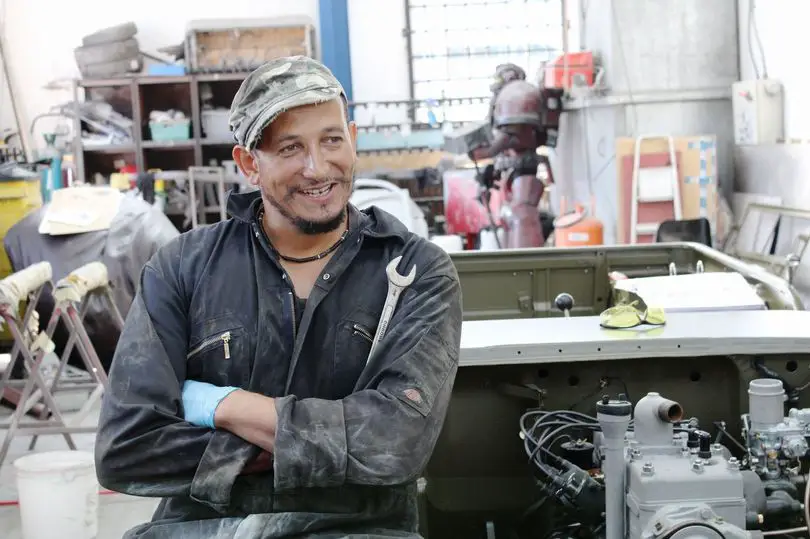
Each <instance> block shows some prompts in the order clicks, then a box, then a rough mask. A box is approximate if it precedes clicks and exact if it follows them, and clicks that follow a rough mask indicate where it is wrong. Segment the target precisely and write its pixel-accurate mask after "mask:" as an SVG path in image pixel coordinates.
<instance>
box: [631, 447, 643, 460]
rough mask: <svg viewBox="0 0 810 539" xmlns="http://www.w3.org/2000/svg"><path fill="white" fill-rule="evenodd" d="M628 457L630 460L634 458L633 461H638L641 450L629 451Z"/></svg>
mask: <svg viewBox="0 0 810 539" xmlns="http://www.w3.org/2000/svg"><path fill="white" fill-rule="evenodd" d="M630 456H631V457H632V458H634V459H640V458H641V449H637V448H633V449H632V450H631V451H630Z"/></svg>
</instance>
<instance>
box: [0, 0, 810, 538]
mask: <svg viewBox="0 0 810 539" xmlns="http://www.w3.org/2000/svg"><path fill="white" fill-rule="evenodd" d="M0 6H1V7H2V9H0V64H2V71H0V131H2V142H1V143H0V241H1V242H2V245H3V248H2V249H0V372H2V379H1V380H0V537H3V538H4V539H51V538H55V537H61V538H65V539H91V538H97V539H111V538H119V537H121V535H122V534H123V533H124V532H125V531H126V530H128V529H130V528H132V527H133V526H135V525H138V524H140V523H143V522H146V521H148V520H150V518H151V516H152V513H153V512H154V510H155V507H156V506H157V504H158V502H159V500H157V499H151V498H138V497H131V496H127V495H124V494H119V493H115V492H110V491H107V490H104V489H102V488H101V487H100V486H99V485H98V482H97V479H96V476H95V471H94V463H93V458H92V451H93V449H92V448H93V443H94V433H95V432H96V429H97V416H98V409H99V403H100V402H101V399H102V398H103V394H104V390H105V387H106V386H107V384H108V379H107V372H108V370H109V367H110V363H111V361H112V357H113V353H114V351H115V348H116V344H117V342H118V337H119V335H120V332H121V328H122V327H123V324H124V320H125V319H126V316H127V313H128V312H129V310H130V306H131V304H132V302H133V298H134V296H135V293H136V291H137V289H138V285H139V280H140V274H141V271H142V268H143V267H144V265H145V264H146V262H147V261H148V260H149V259H150V258H151V257H152V255H153V254H154V253H155V252H156V251H157V250H158V249H160V248H161V247H162V246H163V245H166V244H167V243H168V242H170V241H172V240H174V239H175V238H176V237H177V236H178V235H180V234H182V233H184V232H187V231H189V230H193V229H196V228H199V227H205V226H211V225H215V224H216V223H218V222H220V221H224V220H226V219H228V218H229V215H228V214H227V211H226V200H227V197H228V194H229V193H240V192H248V191H251V190H253V189H256V187H254V186H252V185H251V184H250V183H249V182H248V181H247V179H246V178H245V177H244V176H243V175H242V174H241V173H240V171H239V169H238V167H237V165H236V163H235V161H234V160H233V157H232V148H233V146H234V144H235V142H234V139H233V136H232V134H231V132H230V129H229V126H228V116H229V108H230V105H231V101H232V100H233V98H234V95H235V94H236V92H237V90H238V88H239V86H240V84H241V82H242V81H243V80H244V79H245V77H246V76H247V74H248V73H249V72H250V71H251V70H253V69H255V68H257V67H259V66H260V65H262V64H263V63H265V62H267V61H269V60H271V59H274V58H278V57H284V56H293V55H303V56H308V57H312V58H316V59H318V60H320V61H321V62H323V63H324V64H325V65H326V66H327V67H328V68H329V69H330V70H331V71H332V72H333V73H334V74H335V76H336V77H337V78H338V80H339V81H340V82H341V84H342V85H343V87H344V88H345V90H346V93H347V98H348V102H349V103H348V107H349V116H350V118H351V120H352V121H354V122H356V124H357V127H358V137H357V143H356V151H357V164H356V169H355V180H354V188H353V194H352V196H351V203H352V204H354V205H355V206H357V207H358V208H360V209H366V208H370V207H372V206H376V207H377V208H380V209H382V210H385V211H387V212H389V213H391V214H392V215H394V216H395V217H396V218H397V219H399V220H400V221H401V222H402V223H403V224H404V225H405V226H406V227H407V228H408V229H409V230H410V231H411V232H413V233H414V234H417V235H419V236H421V237H424V238H425V239H427V240H429V241H431V242H433V243H434V244H436V245H438V246H440V247H441V248H442V249H444V250H445V251H447V252H448V253H449V254H450V257H451V258H452V260H453V262H454V264H455V267H456V269H457V271H458V276H459V279H460V282H461V288H462V292H463V314H464V317H463V318H464V322H463V324H464V325H463V331H462V341H461V355H460V359H459V370H458V374H457V376H456V379H455V385H454V389H453V394H452V398H451V402H450V406H449V410H448V414H447V418H446V421H445V424H444V429H443V431H442V434H441V436H440V438H439V441H438V444H437V445H436V448H435V451H434V452H433V455H432V458H431V459H430V461H429V463H428V464H427V467H426V469H425V470H424V473H423V474H422V477H421V478H420V479H419V480H418V483H417V486H418V500H419V504H418V510H419V533H420V534H421V536H422V537H424V538H426V539H445V538H464V539H569V538H591V537H593V538H604V539H653V538H656V539H686V538H707V539H708V538H728V539H731V538H735V539H743V538H761V537H794V538H798V537H810V531H808V530H809V529H810V447H809V446H808V444H809V443H810V441H809V440H810V330H809V329H808V328H810V315H808V314H806V310H805V303H806V302H807V301H808V298H810V261H809V260H808V259H805V258H804V257H805V253H806V249H807V246H808V242H810V184H809V183H808V181H807V178H808V175H810V143H808V141H810V98H808V96H810V75H808V72H807V70H804V69H802V68H801V62H798V60H799V59H800V57H801V54H802V53H801V52H800V51H799V49H798V45H799V44H800V43H801V42H803V39H805V36H806V20H807V17H806V16H804V14H805V12H806V11H804V10H806V9H807V8H806V7H805V6H804V3H802V2H801V0H771V1H768V2H766V1H760V2H756V1H755V0H711V1H710V2H706V1H699V0H678V1H677V2H674V1H670V0H307V1H301V2H258V1H256V0H231V1H230V2H227V3H222V2H218V1H214V0H198V1H196V2H194V3H193V5H192V4H191V3H189V2H157V1H156V0H144V1H143V2H141V3H131V4H121V5H116V6H114V7H113V8H111V5H110V4H109V3H102V2H101V1H100V0H76V1H75V2H60V3H56V2H48V1H46V0H26V1H25V2H23V1H10V0H0ZM77 11H78V13H77ZM68 20H70V21H72V22H71V24H70V25H65V21H68ZM46 34H47V36H48V37H47V38H45V35H46ZM228 338H230V337H229V336H228ZM222 340H223V343H224V346H226V347H227V346H228V341H227V340H226V339H225V338H224V337H223V339H222ZM226 349H227V348H226Z"/></svg>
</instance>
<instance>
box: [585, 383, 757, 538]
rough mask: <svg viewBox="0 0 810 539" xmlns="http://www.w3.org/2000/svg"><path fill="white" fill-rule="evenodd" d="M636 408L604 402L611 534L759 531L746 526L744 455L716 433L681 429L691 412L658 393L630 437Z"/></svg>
mask: <svg viewBox="0 0 810 539" xmlns="http://www.w3.org/2000/svg"><path fill="white" fill-rule="evenodd" d="M630 407H631V405H630V403H629V402H627V401H624V400H609V399H607V400H603V401H602V402H600V403H599V404H598V405H597V419H598V420H599V423H600V425H601V427H602V436H603V440H604V441H603V443H604V449H603V454H604V455H605V459H604V460H605V462H604V466H603V471H604V474H605V487H606V492H605V500H606V530H607V534H606V537H607V539H624V538H628V539H642V538H643V539H653V538H663V537H671V538H675V537H677V538H679V539H682V538H687V537H701V538H708V537H718V538H721V537H726V538H732V537H734V538H750V537H754V536H759V533H758V532H753V533H755V534H756V535H752V532H750V531H746V519H747V512H748V511H747V507H748V503H747V501H746V497H745V490H746V481H745V478H744V474H745V473H746V471H744V470H741V469H740V463H739V462H738V460H737V459H736V458H733V457H731V456H730V454H729V453H728V451H727V450H725V448H724V447H723V446H721V445H719V444H712V443H711V439H710V438H709V435H708V433H704V432H701V431H697V430H695V429H693V430H690V431H688V434H687V433H676V432H675V428H674V427H675V424H677V423H679V422H680V421H681V420H682V419H683V410H682V408H681V406H680V405H679V404H678V403H676V402H674V401H671V400H669V399H665V398H664V397H662V396H660V395H659V394H658V393H649V394H647V395H646V396H645V397H643V398H642V399H641V400H639V401H638V403H637V404H636V406H635V410H634V414H633V417H634V421H633V424H632V430H633V434H632V436H626V435H625V434H626V432H627V428H628V427H630V423H631V422H630ZM748 473H752V472H748ZM625 480H626V485H625V484H624V483H625Z"/></svg>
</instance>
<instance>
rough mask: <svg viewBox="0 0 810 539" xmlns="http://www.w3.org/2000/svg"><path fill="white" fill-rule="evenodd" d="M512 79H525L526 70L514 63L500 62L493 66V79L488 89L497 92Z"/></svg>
mask: <svg viewBox="0 0 810 539" xmlns="http://www.w3.org/2000/svg"><path fill="white" fill-rule="evenodd" d="M513 80H526V72H525V71H523V69H522V68H521V67H519V66H516V65H515V64H501V65H499V66H498V67H497V68H495V80H494V81H493V82H492V84H491V85H490V87H489V89H490V90H492V93H493V94H497V93H498V92H499V91H500V90H501V88H503V87H504V85H505V84H506V83H508V82H512V81H513Z"/></svg>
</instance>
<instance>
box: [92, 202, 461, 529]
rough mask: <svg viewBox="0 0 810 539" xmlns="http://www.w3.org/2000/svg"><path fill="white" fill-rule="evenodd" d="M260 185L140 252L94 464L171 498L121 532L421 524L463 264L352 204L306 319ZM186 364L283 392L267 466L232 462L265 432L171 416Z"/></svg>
mask: <svg viewBox="0 0 810 539" xmlns="http://www.w3.org/2000/svg"><path fill="white" fill-rule="evenodd" d="M260 202H261V201H260V198H259V195H258V193H246V194H238V195H231V197H230V199H229V203H228V206H229V207H228V209H229V213H230V214H231V215H233V216H234V218H232V219H230V220H228V221H224V222H221V223H217V224H215V225H212V226H208V227H202V228H199V229H196V230H193V231H191V232H188V233H186V234H183V235H182V236H180V237H179V238H178V239H177V240H176V241H173V242H171V243H170V244H169V245H167V246H166V247H164V248H162V249H161V250H160V251H159V252H158V253H157V254H156V255H155V256H154V257H153V258H152V259H151V260H150V262H149V263H148V264H147V265H146V266H145V268H144V270H143V273H142V275H141V286H140V289H139V291H138V294H137V296H136V297H135V301H134V303H133V305H132V309H131V310H130V313H129V316H128V317H127V322H126V327H125V329H124V331H123V333H122V335H121V340H120V342H119V346H118V348H117V350H116V355H115V358H114V360H113V365H112V368H111V371H110V388H109V391H108V393H107V394H106V395H105V397H104V404H103V408H102V413H101V418H100V422H99V431H98V436H97V442H96V463H97V473H98V476H99V480H100V482H101V484H102V485H103V486H105V487H107V488H110V489H112V490H116V491H119V492H125V493H128V494H133V495H138V496H151V497H161V498H164V500H163V501H162V503H161V504H160V506H159V508H158V510H157V512H156V514H155V515H154V519H153V522H152V523H149V524H146V525H143V526H141V527H139V528H137V529H135V530H133V531H131V532H130V533H129V535H127V537H128V538H139V539H141V538H142V539H146V538H161V539H163V538H166V539H169V538H171V539H174V538H187V537H188V538H191V537H195V538H196V537H206V538H216V539H225V538H229V539H230V538H246V539H270V538H281V537H293V536H294V537H322V538H333V537H334V538H337V537H372V538H373V537H418V535H417V532H416V530H417V508H416V486H415V481H416V479H417V478H418V477H419V476H420V475H421V473H422V471H423V470H424V467H425V466H426V464H427V462H428V459H429V458H430V455H431V453H432V451H433V448H434V446H435V444H436V440H437V437H438V435H439V432H440V430H441V427H442V424H443V422H444V418H445V413H446V409H447V404H448V401H449V399H450V393H451V390H452V385H453V381H454V379H455V374H456V370H457V367H458V356H459V347H460V340H461V314H462V310H461V291H460V286H459V282H458V276H457V274H456V271H455V268H454V266H453V264H452V262H451V260H450V258H449V256H448V255H447V254H446V253H445V252H444V251H442V250H441V249H440V248H439V247H437V246H435V245H433V244H431V243H430V242H428V241H427V240H424V239H422V238H419V237H417V236H415V235H413V234H411V233H410V232H408V231H407V230H406V229H405V227H404V226H403V225H402V224H401V223H399V221H397V220H396V219H395V218H394V217H392V216H391V215H389V214H387V213H384V212H382V211H380V210H378V209H376V208H371V209H369V210H365V211H363V212H359V211H358V210H356V209H355V208H353V207H351V208H350V213H349V215H350V228H351V230H350V232H349V235H348V236H347V239H346V241H345V242H344V243H343V245H342V246H341V248H340V249H339V250H338V251H337V252H336V254H335V256H334V257H333V258H332V259H331V260H330V261H329V263H328V265H327V266H326V268H325V270H324V273H323V274H322V275H321V278H320V279H319V280H318V281H317V283H316V285H315V287H314V288H313V290H312V292H311V293H310V295H309V298H308V299H307V301H306V309H305V312H304V313H303V317H302V319H301V322H300V324H298V323H296V320H295V318H294V315H293V311H294V309H293V306H294V303H295V296H294V294H293V291H292V289H291V287H290V286H289V285H288V283H287V279H286V278H285V276H284V273H283V271H282V270H281V267H280V265H279V264H278V262H277V260H276V259H275V258H274V255H273V251H272V250H271V249H270V246H269V245H268V244H267V242H266V239H265V238H264V235H263V234H261V233H260V232H259V230H260V228H259V224H258V223H257V221H256V219H255V213H256V209H257V208H258V205H259V204H260ZM399 255H401V256H402V257H403V258H402V262H401V265H400V268H399V271H400V272H401V273H407V271H408V270H409V269H410V267H411V265H413V264H416V268H417V270H416V280H415V281H414V283H413V284H412V285H411V286H410V287H409V288H408V289H407V290H406V291H405V292H404V293H403V295H402V297H401V299H400V303H399V306H398V308H397V311H396V313H395V315H394V317H393V319H392V321H391V323H390V326H389V329H388V333H387V334H386V336H385V338H384V339H383V340H382V341H381V343H380V345H379V347H378V352H375V355H374V357H373V358H372V359H371V361H370V362H369V363H368V365H366V358H367V356H368V352H369V349H370V346H371V340H370V339H369V338H368V335H371V336H373V335H374V332H375V330H376V325H377V321H378V319H379V315H380V312H381V311H382V307H383V303H384V302H385V297H386V293H387V278H386V275H385V266H386V265H387V264H388V262H389V261H390V260H392V259H393V258H395V257H396V256H399ZM226 334H227V336H228V337H229V340H228V345H229V347H230V348H229V351H230V359H227V360H226V359H225V353H224V344H223V340H222V336H223V335H226ZM186 379H195V380H201V381H204V382H209V383H212V384H216V385H234V386H239V387H242V388H244V389H247V390H249V391H253V392H257V393H261V394H264V395H267V396H271V397H275V398H277V401H276V407H277V410H278V415H279V419H278V430H277V435H276V450H275V452H274V459H273V469H272V470H270V471H267V472H262V473H254V474H249V475H247V474H246V475H241V473H242V471H243V469H244V468H245V466H247V465H248V464H251V463H252V462H253V461H254V460H255V458H256V457H257V455H258V454H259V453H260V450H259V449H258V448H257V447H255V446H253V445H251V444H249V443H247V442H245V441H244V440H242V439H240V438H238V437H236V436H234V435H232V434H230V433H228V432H227V431H223V430H217V431H211V430H208V429H205V428H201V427H196V426H193V425H191V424H189V423H186V422H184V421H183V420H182V419H181V418H182V417H183V413H182V409H181V402H182V401H181V386H182V383H183V381H184V380H186Z"/></svg>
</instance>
